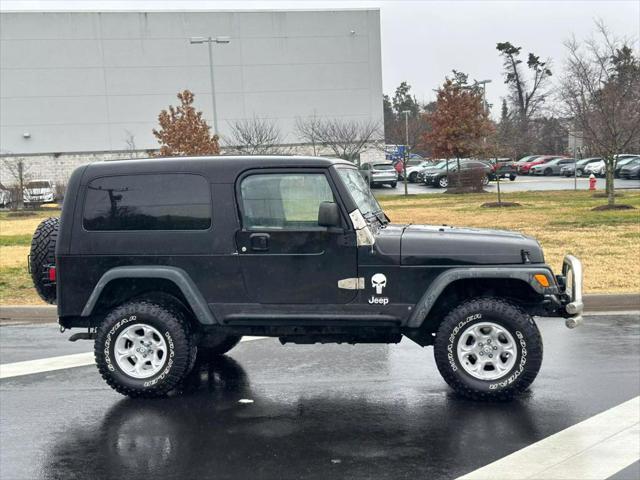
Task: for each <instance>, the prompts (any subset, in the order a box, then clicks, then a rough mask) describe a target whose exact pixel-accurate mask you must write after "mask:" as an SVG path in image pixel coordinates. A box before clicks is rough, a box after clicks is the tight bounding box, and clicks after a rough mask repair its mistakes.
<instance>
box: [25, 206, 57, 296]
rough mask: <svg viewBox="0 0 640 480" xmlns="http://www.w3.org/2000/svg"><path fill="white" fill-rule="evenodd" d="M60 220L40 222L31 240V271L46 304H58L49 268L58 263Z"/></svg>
mask: <svg viewBox="0 0 640 480" xmlns="http://www.w3.org/2000/svg"><path fill="white" fill-rule="evenodd" d="M59 228H60V219H59V218H58V217H50V218H47V219H46V220H43V221H42V222H40V225H38V228H36V231H35V233H34V234H33V238H32V239H31V253H30V255H29V270H30V272H31V279H32V280H33V285H34V287H36V291H37V292H38V295H40V298H42V299H43V300H44V301H45V302H47V303H51V304H55V303H56V284H55V282H52V281H51V280H50V279H49V267H50V266H52V265H55V263H56V241H57V240H58V229H59Z"/></svg>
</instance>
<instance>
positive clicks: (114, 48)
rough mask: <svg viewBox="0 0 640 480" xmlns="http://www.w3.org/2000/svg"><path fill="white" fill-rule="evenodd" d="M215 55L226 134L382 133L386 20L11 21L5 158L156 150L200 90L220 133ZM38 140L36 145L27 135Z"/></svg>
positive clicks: (271, 15) (327, 15) (342, 14)
mask: <svg viewBox="0 0 640 480" xmlns="http://www.w3.org/2000/svg"><path fill="white" fill-rule="evenodd" d="M208 35H214V36H215V35H229V36H231V37H232V40H231V43H230V44H228V45H215V46H214V71H215V81H216V102H217V112H218V123H219V126H220V131H221V134H222V135H223V136H225V135H227V134H228V133H229V124H230V122H233V121H234V120H236V119H241V118H249V117H252V116H259V117H268V118H270V119H274V120H275V121H276V122H277V123H278V125H279V127H280V128H281V130H282V132H283V134H284V136H285V137H286V138H287V140H288V141H290V142H292V143H295V142H299V139H297V138H295V135H294V133H293V126H294V124H295V118H296V117H304V116H308V115H312V114H314V113H315V114H316V115H320V116H327V117H342V118H353V119H362V120H369V119H370V120H374V121H377V122H380V123H382V101H381V97H382V78H381V62H380V18H379V12H378V11H377V10H340V11H275V12H255V11H251V12H161V13H159V12H154V13H138V12H122V13H116V12H114V13H71V12H69V13H53V12H52V13H25V12H22V13H11V12H6V13H1V14H0V110H1V111H0V153H46V152H74V151H106V150H120V149H125V148H128V146H127V139H129V138H130V136H131V135H133V137H134V141H135V144H136V148H138V149H146V148H155V147H157V143H156V140H155V138H154V137H153V135H152V132H151V129H152V128H154V127H155V126H157V116H158V113H159V112H160V110H161V109H162V108H166V107H167V106H168V105H169V104H176V103H177V99H176V93H177V92H178V91H181V90H183V89H190V90H192V91H193V92H194V93H195V95H196V100H195V104H196V107H197V108H198V109H200V110H202V111H203V113H204V116H205V118H206V119H207V121H208V122H209V124H212V108H211V93H210V79H209V66H208V65H209V63H208V62H209V60H208V53H207V46H206V45H191V44H189V38H190V37H192V36H208ZM27 132H28V133H29V134H30V137H29V138H25V137H24V134H25V133H27Z"/></svg>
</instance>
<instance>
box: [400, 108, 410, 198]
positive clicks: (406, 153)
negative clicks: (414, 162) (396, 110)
mask: <svg viewBox="0 0 640 480" xmlns="http://www.w3.org/2000/svg"><path fill="white" fill-rule="evenodd" d="M400 113H402V114H403V115H404V161H403V162H402V180H403V182H404V194H405V196H406V195H409V186H408V184H407V162H408V161H409V114H410V113H411V110H402V112H400Z"/></svg>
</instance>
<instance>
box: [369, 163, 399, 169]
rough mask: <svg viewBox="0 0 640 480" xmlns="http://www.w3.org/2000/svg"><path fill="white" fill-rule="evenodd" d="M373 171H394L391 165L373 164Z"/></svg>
mask: <svg viewBox="0 0 640 480" xmlns="http://www.w3.org/2000/svg"><path fill="white" fill-rule="evenodd" d="M373 169H374V170H395V168H394V166H393V165H392V164H391V163H375V164H374V165H373Z"/></svg>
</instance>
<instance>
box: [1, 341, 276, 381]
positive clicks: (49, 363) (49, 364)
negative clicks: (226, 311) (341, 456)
mask: <svg viewBox="0 0 640 480" xmlns="http://www.w3.org/2000/svg"><path fill="white" fill-rule="evenodd" d="M261 338H267V337H242V340H241V341H242V342H249V341H251V340H260V339H261ZM94 363H95V360H94V358H93V352H87V353H74V354H72V355H62V356H60V357H49V358H40V359H38V360H27V361H24V362H15V363H5V364H3V365H0V379H3V378H12V377H21V376H23V375H33V374H36V373H45V372H52V371H54V370H64V369H67V368H75V367H85V366H87V365H93V364H94Z"/></svg>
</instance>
